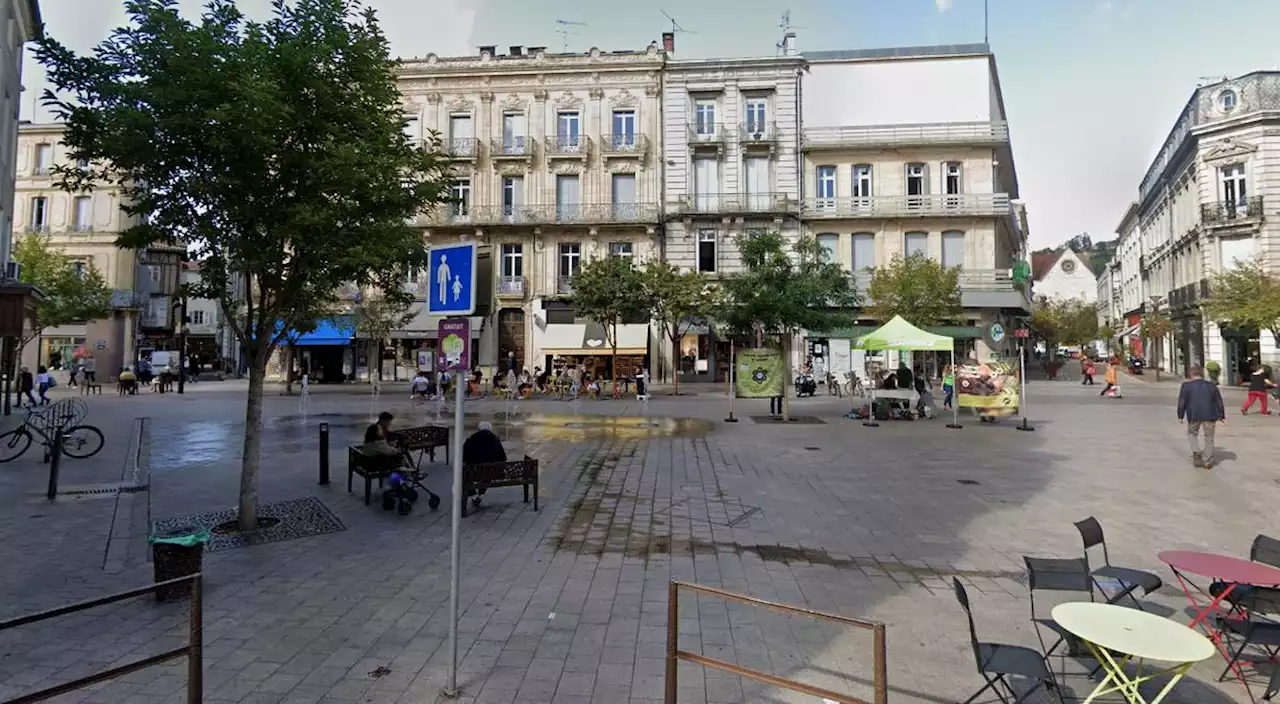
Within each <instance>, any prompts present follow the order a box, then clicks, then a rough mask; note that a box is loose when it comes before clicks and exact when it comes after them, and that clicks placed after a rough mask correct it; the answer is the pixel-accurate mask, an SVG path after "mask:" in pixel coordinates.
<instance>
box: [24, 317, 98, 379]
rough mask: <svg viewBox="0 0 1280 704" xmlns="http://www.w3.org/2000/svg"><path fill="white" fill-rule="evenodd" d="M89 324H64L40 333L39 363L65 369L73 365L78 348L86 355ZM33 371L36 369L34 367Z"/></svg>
mask: <svg viewBox="0 0 1280 704" xmlns="http://www.w3.org/2000/svg"><path fill="white" fill-rule="evenodd" d="M88 335H89V333H88V326H87V325H62V326H59V327H54V328H47V329H46V330H45V331H44V332H43V333H41V335H40V356H39V361H38V362H37V364H38V365H41V366H45V367H48V368H49V369H64V368H67V367H69V366H70V365H71V361H72V359H73V358H74V357H75V356H76V350H77V349H79V350H80V355H81V356H83V355H84V350H85V343H86V341H87V340H88ZM32 371H35V370H34V369H33V370H32Z"/></svg>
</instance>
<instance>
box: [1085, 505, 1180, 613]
mask: <svg viewBox="0 0 1280 704" xmlns="http://www.w3.org/2000/svg"><path fill="white" fill-rule="evenodd" d="M1075 526H1076V530H1078V531H1080V537H1081V539H1083V540H1084V559H1085V563H1086V565H1087V564H1088V562H1089V549H1090V548H1093V547H1097V546H1099V545H1101V546H1102V567H1099V568H1097V569H1091V570H1090V571H1089V574H1091V575H1092V576H1093V583H1094V584H1096V585H1097V586H1098V591H1100V592H1102V595H1103V596H1104V597H1106V599H1107V603H1108V604H1114V603H1116V602H1118V601H1120V600H1121V599H1123V598H1124V597H1129V599H1130V600H1131V601H1133V603H1134V605H1135V606H1137V607H1138V609H1139V610H1145V609H1143V608H1142V602H1140V601H1138V598H1137V597H1135V596H1134V595H1133V592H1134V591H1135V590H1137V589H1139V588H1141V589H1142V596H1146V595H1148V594H1150V593H1151V592H1154V591H1155V590H1157V589H1159V588H1160V587H1162V586H1164V582H1162V581H1161V580H1160V577H1158V576H1156V575H1155V574H1153V573H1151V572H1144V571H1143V570H1135V569H1132V568H1129V567H1119V566H1114V565H1112V564H1111V557H1110V555H1108V554H1107V541H1106V539H1105V538H1103V536H1102V526H1101V525H1100V524H1099V523H1098V521H1097V519H1096V518H1094V517H1093V516H1090V517H1088V518H1086V519H1084V520H1083V521H1080V522H1078V523H1076V524H1075ZM1099 577H1102V578H1104V579H1113V580H1115V581H1117V582H1119V583H1120V591H1118V592H1116V593H1115V594H1111V595H1109V596H1108V595H1107V593H1106V590H1104V589H1103V588H1102V584H1100V583H1099V582H1098V578H1099Z"/></svg>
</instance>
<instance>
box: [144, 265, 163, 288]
mask: <svg viewBox="0 0 1280 704" xmlns="http://www.w3.org/2000/svg"><path fill="white" fill-rule="evenodd" d="M146 267H147V278H148V279H150V280H151V283H153V284H158V283H160V266H159V265H158V264H147V265H146Z"/></svg>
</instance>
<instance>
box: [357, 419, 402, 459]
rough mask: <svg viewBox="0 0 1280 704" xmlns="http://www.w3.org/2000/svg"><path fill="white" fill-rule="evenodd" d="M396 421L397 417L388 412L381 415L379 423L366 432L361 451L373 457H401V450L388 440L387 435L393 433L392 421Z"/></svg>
mask: <svg viewBox="0 0 1280 704" xmlns="http://www.w3.org/2000/svg"><path fill="white" fill-rule="evenodd" d="M394 419H395V416H393V415H391V414H390V413H387V412H386V411H383V412H382V413H379V414H378V422H377V423H374V424H373V425H370V426H369V428H368V429H367V430H365V431H364V444H363V445H361V446H360V451H361V452H363V453H364V454H366V455H369V456H371V457H374V456H381V457H399V456H400V450H398V449H396V446H395V445H392V444H391V443H390V442H389V441H388V440H387V434H388V433H390V432H391V421H392V420H394Z"/></svg>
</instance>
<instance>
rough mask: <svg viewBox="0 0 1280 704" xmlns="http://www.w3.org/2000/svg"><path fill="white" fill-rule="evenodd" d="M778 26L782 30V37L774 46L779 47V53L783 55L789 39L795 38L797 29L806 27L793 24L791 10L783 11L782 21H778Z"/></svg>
mask: <svg viewBox="0 0 1280 704" xmlns="http://www.w3.org/2000/svg"><path fill="white" fill-rule="evenodd" d="M778 27H779V28H780V29H781V30H782V39H780V40H778V43H777V44H774V47H776V48H777V50H778V54H779V55H781V54H785V53H786V52H787V39H788V38H794V37H795V36H796V34H795V30H797V29H804V27H797V26H795V25H793V24H791V10H787V11H786V12H784V13H782V21H781V22H779V23H778Z"/></svg>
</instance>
